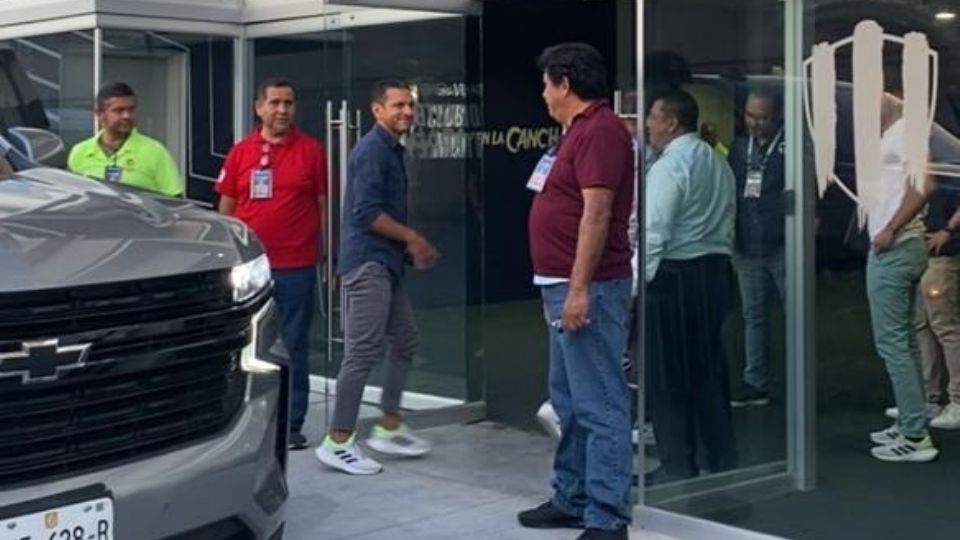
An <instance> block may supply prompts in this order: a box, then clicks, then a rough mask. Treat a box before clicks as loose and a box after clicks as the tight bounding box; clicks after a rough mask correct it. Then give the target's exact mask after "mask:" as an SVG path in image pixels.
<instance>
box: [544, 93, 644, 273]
mask: <svg viewBox="0 0 960 540" xmlns="http://www.w3.org/2000/svg"><path fill="white" fill-rule="evenodd" d="M587 188H606V189H609V190H612V191H613V192H614V199H613V208H612V214H611V218H610V228H609V231H608V232H607V243H606V245H605V246H604V248H603V254H602V255H601V257H600V262H599V263H598V264H597V268H596V271H595V272H594V274H593V280H594V281H607V280H612V279H630V278H631V277H633V270H632V269H631V267H630V255H631V251H630V240H629V237H628V235H627V223H628V221H629V219H630V209H631V206H632V203H633V146H632V143H631V140H630V134H629V133H628V132H627V129H626V128H625V127H623V124H622V123H621V121H620V119H619V118H617V116H616V115H615V114H614V113H613V111H612V110H611V109H610V107H609V106H607V104H606V103H603V102H597V103H593V104H591V105H590V106H589V107H588V108H587V109H586V110H585V111H583V112H582V113H580V114H579V115H577V116H576V118H574V119H573V122H572V124H571V125H570V128H569V129H568V130H567V133H566V134H565V135H564V137H563V139H562V140H561V143H560V148H559V149H558V150H557V154H556V161H555V162H554V165H553V168H552V169H551V170H550V174H549V175H548V176H547V181H546V184H545V185H544V188H543V191H542V192H541V193H538V194H537V195H536V196H534V198H533V206H532V207H531V209H530V221H529V234H530V255H531V258H532V259H533V271H534V272H535V273H536V274H537V275H538V276H544V277H554V278H566V279H569V278H570V275H571V274H572V273H573V262H574V260H575V259H576V256H577V238H578V236H579V231H580V219H581V217H582V216H583V194H582V190H584V189H587Z"/></svg>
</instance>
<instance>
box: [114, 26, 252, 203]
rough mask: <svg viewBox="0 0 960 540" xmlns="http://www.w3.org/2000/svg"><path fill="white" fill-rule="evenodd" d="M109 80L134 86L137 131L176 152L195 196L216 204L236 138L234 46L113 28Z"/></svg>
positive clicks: (219, 40) (202, 38) (223, 40)
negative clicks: (218, 183) (217, 188)
mask: <svg viewBox="0 0 960 540" xmlns="http://www.w3.org/2000/svg"><path fill="white" fill-rule="evenodd" d="M102 79H103V83H108V82H124V83H127V84H129V85H130V86H131V87H132V88H133V90H134V92H136V94H137V117H136V118H137V128H138V129H139V130H140V132H141V133H144V134H145V135H147V136H149V137H153V138H154V139H157V140H159V141H161V142H162V143H163V144H164V146H166V148H167V149H168V150H169V151H170V153H171V155H172V156H173V158H174V160H175V161H176V162H177V164H178V165H179V167H180V171H181V174H182V175H185V181H186V187H187V196H188V197H190V198H193V199H197V200H201V201H208V202H209V201H212V200H213V198H214V194H213V183H214V182H216V179H217V175H218V174H219V172H220V167H221V164H222V161H223V158H225V157H226V155H227V152H229V151H230V147H231V146H232V144H233V138H234V133H233V122H232V118H233V81H234V75H233V40H232V39H228V38H221V37H209V36H203V35H188V34H171V33H159V32H143V31H134V30H110V29H107V30H104V31H103V77H102Z"/></svg>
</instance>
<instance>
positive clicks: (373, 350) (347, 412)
mask: <svg viewBox="0 0 960 540" xmlns="http://www.w3.org/2000/svg"><path fill="white" fill-rule="evenodd" d="M343 290H344V292H345V295H346V302H345V305H344V309H345V315H344V316H345V319H344V321H345V322H344V330H345V334H346V336H345V341H346V343H345V349H346V350H345V353H344V358H343V363H342V364H341V365H340V373H339V374H338V375H337V399H336V405H335V406H334V409H333V422H332V425H331V429H332V430H333V431H348V432H353V431H355V430H356V427H357V416H358V415H359V412H360V402H361V399H362V397H363V388H364V386H365V385H366V384H367V377H368V376H369V375H370V370H371V369H373V366H374V365H376V363H377V362H379V361H380V359H381V357H383V354H384V351H387V360H388V361H387V366H386V376H385V377H384V382H383V394H382V397H381V399H380V408H381V409H382V410H383V412H384V413H396V412H399V410H400V398H401V396H402V395H403V389H404V387H405V386H406V382H407V372H408V371H409V370H410V364H411V363H412V361H413V354H414V352H415V351H416V348H417V326H416V322H415V321H414V318H413V308H412V307H411V305H410V298H409V297H408V296H407V293H406V291H405V290H404V288H403V284H402V283H401V282H397V281H394V280H393V279H392V277H391V275H390V271H389V270H387V268H386V267H385V266H383V265H382V264H380V263H377V262H367V263H364V264H362V265H361V266H360V267H358V268H355V269H353V270H352V271H350V272H348V273H347V274H346V275H345V276H343Z"/></svg>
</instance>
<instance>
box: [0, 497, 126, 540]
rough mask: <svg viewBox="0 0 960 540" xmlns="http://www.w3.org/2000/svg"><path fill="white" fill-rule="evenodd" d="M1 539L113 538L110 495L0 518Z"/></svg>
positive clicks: (93, 539)
mask: <svg viewBox="0 0 960 540" xmlns="http://www.w3.org/2000/svg"><path fill="white" fill-rule="evenodd" d="M0 540H113V501H112V500H110V499H109V498H106V497H105V498H102V499H95V500H92V501H86V502H82V503H76V504H70V505H67V506H61V507H59V508H51V509H49V510H44V511H42V512H36V513H33V514H26V515H23V516H16V517H12V518H6V519H0Z"/></svg>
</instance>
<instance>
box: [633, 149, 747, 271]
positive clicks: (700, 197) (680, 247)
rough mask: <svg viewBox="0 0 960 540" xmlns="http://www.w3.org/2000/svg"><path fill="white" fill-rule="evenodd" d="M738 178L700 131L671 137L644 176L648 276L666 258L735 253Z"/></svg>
mask: <svg viewBox="0 0 960 540" xmlns="http://www.w3.org/2000/svg"><path fill="white" fill-rule="evenodd" d="M735 189H736V180H735V179H734V176H733V171H731V170H730V166H729V165H727V162H726V161H725V160H724V159H722V158H721V157H720V156H719V155H717V152H715V151H714V150H713V149H712V148H710V146H709V145H708V144H706V143H705V142H703V141H702V140H700V137H699V136H698V135H697V134H696V133H687V134H685V135H681V136H680V137H677V138H676V139H674V140H672V141H670V143H669V144H667V147H666V148H664V150H663V153H662V154H661V155H660V158H659V159H657V161H656V162H654V164H653V165H652V166H651V167H650V171H649V172H648V173H647V178H646V190H647V200H646V205H645V207H646V224H647V231H646V247H647V252H646V278H647V281H651V280H652V279H653V278H654V276H655V275H656V274H657V268H659V267H660V261H662V260H689V259H695V258H697V257H702V256H704V255H712V254H722V255H730V254H732V253H733V230H734V220H735V218H736V196H735V193H734V191H735Z"/></svg>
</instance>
